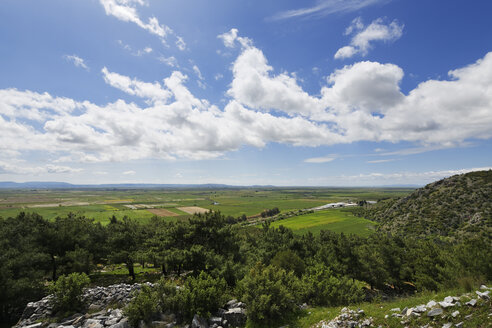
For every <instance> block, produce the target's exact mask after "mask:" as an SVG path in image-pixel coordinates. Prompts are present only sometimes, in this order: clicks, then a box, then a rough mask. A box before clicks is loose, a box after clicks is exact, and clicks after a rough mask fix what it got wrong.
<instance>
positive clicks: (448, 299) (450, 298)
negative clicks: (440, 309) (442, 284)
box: [444, 296, 454, 303]
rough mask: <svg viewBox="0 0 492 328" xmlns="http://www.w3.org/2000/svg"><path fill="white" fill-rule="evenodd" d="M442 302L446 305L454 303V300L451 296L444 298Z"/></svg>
mask: <svg viewBox="0 0 492 328" xmlns="http://www.w3.org/2000/svg"><path fill="white" fill-rule="evenodd" d="M444 302H446V303H453V302H454V298H453V297H452V296H446V297H445V298H444Z"/></svg>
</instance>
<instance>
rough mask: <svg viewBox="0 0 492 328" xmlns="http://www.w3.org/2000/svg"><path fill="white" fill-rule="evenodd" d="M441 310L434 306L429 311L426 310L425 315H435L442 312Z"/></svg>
mask: <svg viewBox="0 0 492 328" xmlns="http://www.w3.org/2000/svg"><path fill="white" fill-rule="evenodd" d="M443 312H444V311H443V310H442V309H441V308H435V309H432V310H430V311H429V312H427V316H428V317H435V316H438V315H441V314H443Z"/></svg>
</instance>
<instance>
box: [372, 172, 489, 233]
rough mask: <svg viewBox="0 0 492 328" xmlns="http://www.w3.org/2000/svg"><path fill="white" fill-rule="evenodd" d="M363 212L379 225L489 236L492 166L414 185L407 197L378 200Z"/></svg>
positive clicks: (407, 230)
mask: <svg viewBox="0 0 492 328" xmlns="http://www.w3.org/2000/svg"><path fill="white" fill-rule="evenodd" d="M363 215H364V216H365V217H366V218H368V219H370V220H374V221H377V222H379V223H380V227H379V229H380V230H382V231H388V232H392V233H402V234H407V235H415V236H428V235H440V236H445V237H450V238H453V239H461V238H462V237H464V236H470V235H477V234H484V235H485V236H487V237H488V238H489V239H490V238H491V237H492V170H489V171H478V172H471V173H467V174H461V175H455V176H452V177H449V178H446V179H443V180H439V181H437V182H433V183H431V184H428V185H426V186H425V187H423V188H420V189H417V190H416V191H414V192H413V193H412V194H410V195H409V196H407V197H403V198H399V199H396V200H387V201H382V202H379V203H378V204H377V205H375V206H373V207H372V208H370V209H368V210H366V211H364V213H363Z"/></svg>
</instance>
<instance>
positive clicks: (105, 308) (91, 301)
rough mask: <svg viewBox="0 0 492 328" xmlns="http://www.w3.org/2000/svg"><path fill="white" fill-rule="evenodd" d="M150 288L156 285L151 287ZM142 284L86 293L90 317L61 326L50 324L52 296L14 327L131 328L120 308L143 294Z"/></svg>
mask: <svg viewBox="0 0 492 328" xmlns="http://www.w3.org/2000/svg"><path fill="white" fill-rule="evenodd" d="M147 284H149V285H150V286H152V284H150V283H147ZM140 288H141V285H140V284H133V285H128V284H117V285H111V286H108V287H95V288H88V289H86V290H85V291H84V294H83V296H82V299H83V301H84V303H86V304H88V307H87V313H85V314H81V313H78V314H74V315H72V316H71V317H69V318H64V319H62V320H61V321H60V322H58V323H51V324H48V323H47V322H49V321H52V315H53V308H52V300H53V296H52V295H49V296H46V297H45V298H43V299H41V300H40V301H37V302H31V303H28V304H27V306H26V308H25V309H24V312H23V313H22V316H21V318H20V320H19V322H18V323H17V324H16V325H15V326H14V327H15V328H20V327H30V328H35V327H31V326H33V325H36V327H48V326H49V327H51V328H61V327H60V326H62V327H65V326H67V328H78V327H81V328H103V327H111V328H127V327H128V323H127V319H126V318H123V311H122V310H121V309H120V308H123V307H124V306H126V305H127V304H128V303H129V302H130V301H131V299H132V297H133V294H134V291H137V290H140Z"/></svg>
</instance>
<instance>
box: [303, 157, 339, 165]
mask: <svg viewBox="0 0 492 328" xmlns="http://www.w3.org/2000/svg"><path fill="white" fill-rule="evenodd" d="M334 160H335V157H334V156H325V157H312V158H307V159H305V160H304V162H305V163H316V164H319V163H328V162H331V161H334Z"/></svg>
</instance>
